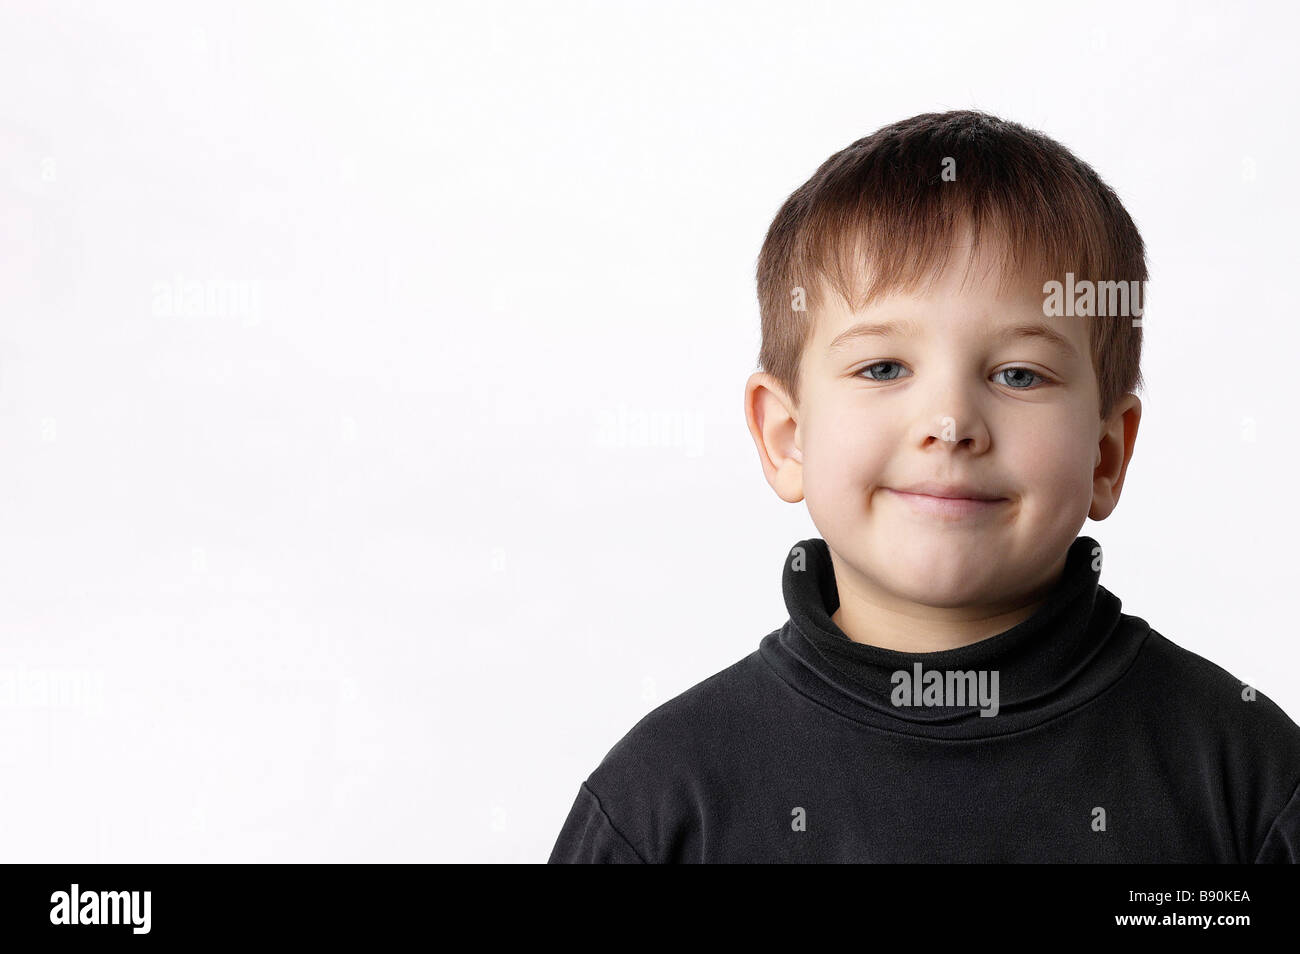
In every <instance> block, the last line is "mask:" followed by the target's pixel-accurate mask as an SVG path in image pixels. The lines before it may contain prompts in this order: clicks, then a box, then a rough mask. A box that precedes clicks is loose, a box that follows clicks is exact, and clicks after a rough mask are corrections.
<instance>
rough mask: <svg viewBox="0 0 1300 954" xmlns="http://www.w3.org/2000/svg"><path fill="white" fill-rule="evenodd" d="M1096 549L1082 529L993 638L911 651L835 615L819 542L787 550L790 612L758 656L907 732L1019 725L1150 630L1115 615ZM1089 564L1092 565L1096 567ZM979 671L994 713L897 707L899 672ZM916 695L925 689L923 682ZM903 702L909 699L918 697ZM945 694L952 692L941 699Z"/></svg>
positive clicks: (807, 687) (1060, 701) (857, 714)
mask: <svg viewBox="0 0 1300 954" xmlns="http://www.w3.org/2000/svg"><path fill="white" fill-rule="evenodd" d="M1100 553H1101V548H1100V547H1099V545H1098V544H1097V541H1096V540H1094V539H1093V538H1092V537H1087V536H1080V537H1077V538H1076V539H1075V541H1074V543H1072V544H1071V546H1070V550H1069V553H1068V554H1067V556H1066V563H1065V569H1064V572H1063V573H1062V575H1061V578H1060V580H1059V581H1058V582H1057V583H1056V585H1055V586H1054V588H1053V589H1052V590H1051V592H1050V593H1049V594H1048V596H1047V598H1046V599H1045V600H1044V602H1043V603H1042V604H1041V605H1040V606H1039V607H1038V609H1037V610H1036V611H1035V612H1034V613H1033V615H1031V616H1030V617H1028V618H1027V619H1025V620H1022V621H1021V622H1020V623H1017V624H1016V625H1015V626H1013V627H1011V628H1010V629H1008V630H1005V631H1003V632H1001V633H999V634H997V635H995V636H990V637H988V638H987V639H982V640H979V641H978V642H974V643H971V644H970V645H967V646H962V647H959V648H957V649H949V650H943V651H940V652H933V653H906V652H898V651H896V650H891V649H882V648H880V647H878V646H870V645H866V644H864V643H857V642H854V641H853V640H851V639H849V637H848V636H847V635H846V634H845V633H844V631H843V630H841V629H840V628H839V626H837V625H836V623H835V622H834V621H833V620H832V619H831V614H832V613H834V612H835V611H836V610H837V609H838V608H839V589H838V586H837V584H836V581H835V573H834V568H833V566H832V564H831V559H830V551H829V549H828V548H827V545H826V541H825V540H822V539H819V538H816V537H814V538H812V539H809V540H803V541H801V542H800V543H799V544H797V545H796V546H795V547H794V548H793V549H792V550H791V551H790V553H789V554H788V555H787V557H786V561H785V567H784V572H783V576H782V589H783V591H784V593H785V603H786V607H787V609H788V610H789V613H790V619H789V621H788V622H787V623H786V624H785V626H784V627H783V628H782V629H781V630H779V631H778V632H776V633H773V634H772V635H771V636H769V637H768V638H767V639H766V640H764V642H763V646H762V647H761V650H762V652H763V655H764V658H766V659H767V660H768V661H769V662H770V663H772V664H773V665H774V666H775V667H776V669H777V671H778V673H779V674H781V675H782V677H783V678H785V679H786V680H787V681H788V682H792V683H793V684H796V687H797V688H799V689H801V690H802V691H804V692H805V693H806V694H809V695H811V696H812V697H813V698H815V699H817V700H818V701H820V702H822V703H823V704H825V705H828V706H830V707H831V708H834V709H836V710H837V711H840V712H841V713H842V714H844V715H847V716H849V717H850V718H853V719H856V720H857V721H860V722H865V723H867V724H870V725H874V726H876V727H878V728H883V729H887V730H892V731H898V732H903V733H906V734H911V735H929V736H938V737H946V738H973V737H976V736H988V735H998V734H1002V733H1005V732H1011V731H1017V730H1019V729H1022V728H1025V727H1027V726H1029V725H1033V724H1036V723H1037V722H1040V721H1043V720H1045V719H1047V718H1051V717H1053V716H1054V715H1057V714H1059V713H1062V712H1065V711H1068V710H1069V709H1071V708H1073V707H1075V706H1077V705H1080V704H1082V703H1083V702H1085V701H1086V700H1087V699H1090V698H1091V697H1092V696H1094V695H1096V693H1098V692H1100V691H1101V690H1102V689H1104V688H1105V687H1106V686H1108V685H1110V684H1111V683H1112V682H1113V681H1114V680H1115V679H1117V678H1118V677H1119V676H1120V675H1122V673H1123V672H1124V671H1125V670H1126V669H1127V667H1128V665H1130V664H1131V662H1132V660H1133V658H1135V656H1136V653H1137V650H1138V649H1139V648H1140V645H1141V642H1142V639H1143V638H1145V636H1146V634H1147V633H1148V632H1149V631H1150V630H1149V627H1147V626H1146V624H1145V623H1143V621H1142V620H1140V619H1137V618H1136V617H1132V616H1126V615H1124V614H1122V613H1121V612H1120V601H1119V599H1118V598H1116V597H1115V596H1114V595H1113V594H1112V593H1110V592H1109V591H1108V590H1106V589H1105V587H1103V586H1101V585H1100V576H1101V571H1100V562H1101V561H1100ZM1094 564H1096V568H1094ZM918 665H919V667H920V672H921V673H929V672H931V671H938V672H940V673H942V674H945V675H944V678H945V679H946V678H947V676H946V674H947V673H949V672H953V671H961V672H974V673H976V674H979V673H981V672H982V673H984V674H985V676H984V677H982V678H984V680H985V683H984V685H986V686H991V685H992V676H991V674H992V673H996V674H997V676H996V678H997V683H996V687H997V713H996V714H995V715H991V716H990V715H981V714H980V713H981V708H983V709H984V711H989V707H988V706H987V705H983V706H981V704H980V703H979V702H978V701H974V700H970V699H968V700H967V701H968V702H970V703H971V704H969V705H963V706H955V705H917V704H911V705H896V704H895V701H896V700H897V699H898V698H899V696H900V692H903V691H902V690H898V686H899V680H898V679H896V678H895V674H896V673H899V672H905V673H907V674H908V677H909V679H910V680H911V682H909V683H904V685H911V683H914V682H915V681H916V679H915V677H916V675H917V674H918V670H917V666H918ZM917 692H920V690H919V689H918V690H917ZM903 695H904V697H905V698H908V699H911V700H912V701H913V703H916V702H919V701H920V697H919V696H909V695H907V694H906V692H903ZM945 701H951V700H945Z"/></svg>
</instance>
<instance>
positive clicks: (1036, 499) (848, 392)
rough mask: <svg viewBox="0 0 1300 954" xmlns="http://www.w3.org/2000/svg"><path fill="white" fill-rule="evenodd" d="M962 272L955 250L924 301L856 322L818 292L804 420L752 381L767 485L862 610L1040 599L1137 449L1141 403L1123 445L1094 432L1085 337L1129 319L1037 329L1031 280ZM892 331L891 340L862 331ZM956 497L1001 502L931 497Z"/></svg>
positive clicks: (1093, 386) (1036, 290) (1099, 515)
mask: <svg viewBox="0 0 1300 954" xmlns="http://www.w3.org/2000/svg"><path fill="white" fill-rule="evenodd" d="M958 252H960V250H958ZM965 264H966V262H965V255H964V254H955V255H954V260H951V263H950V265H949V267H948V269H947V271H946V272H945V273H944V274H943V276H942V277H941V279H940V280H939V281H937V282H936V283H935V284H934V285H933V286H931V287H930V288H929V289H928V290H926V291H924V292H922V293H920V294H918V295H893V296H890V297H888V298H885V299H880V300H877V301H876V302H873V303H872V304H871V305H870V306H868V307H867V308H865V309H864V310H862V311H860V312H857V313H852V312H850V311H849V309H848V306H847V305H846V304H845V303H844V302H843V301H842V300H840V298H839V296H837V295H835V294H827V295H826V296H825V304H824V306H823V307H822V308H821V309H819V310H818V313H817V316H816V321H815V327H814V329H813V332H812V333H811V334H810V336H809V340H808V343H807V345H806V347H805V349H804V354H803V359H802V364H801V371H800V373H801V384H800V389H801V403H800V405H799V406H798V407H797V408H790V407H789V403H788V398H786V397H785V395H784V394H783V393H781V392H780V389H779V387H778V388H777V389H776V392H775V393H774V394H771V395H770V396H763V395H760V396H759V397H758V398H757V400H753V399H752V398H753V396H754V394H755V388H756V385H757V384H763V385H767V384H770V379H767V376H765V375H762V374H759V375H755V376H754V378H751V383H750V393H749V394H747V400H746V404H747V409H749V410H750V411H751V412H752V413H751V425H750V426H751V431H753V432H754V435H755V439H756V440H758V439H759V436H760V434H761V435H762V437H763V440H762V441H761V442H760V453H763V452H764V450H765V449H766V453H767V458H766V459H765V467H766V468H767V469H768V479H769V481H770V482H772V483H773V486H774V487H776V489H777V491H778V493H780V494H781V496H782V497H784V498H785V499H787V500H798V499H800V498H801V497H803V498H806V499H807V502H808V510H809V513H810V515H811V516H812V520H813V523H814V524H816V526H817V529H818V531H819V532H820V533H821V535H822V536H823V538H824V539H825V540H826V542H827V545H828V546H829V548H830V550H831V553H832V556H833V559H834V562H835V564H836V572H837V578H839V579H840V580H841V583H842V585H843V584H844V582H845V574H846V573H847V574H848V575H849V576H850V577H851V578H852V579H851V580H850V581H848V584H849V585H850V586H853V587H854V588H855V589H856V590H858V591H859V593H860V595H862V596H865V597H867V598H868V599H870V600H871V601H872V602H877V603H881V604H884V605H890V606H894V607H900V606H903V605H908V604H911V605H914V604H924V605H925V606H929V607H950V608H951V607H963V606H997V605H1002V604H1003V603H1009V602H1013V601H1015V600H1016V599H1018V598H1021V597H1023V596H1025V595H1026V594H1028V593H1030V592H1035V593H1036V592H1037V591H1038V589H1039V588H1040V587H1045V586H1047V585H1049V584H1050V582H1052V581H1054V580H1055V579H1056V578H1057V577H1058V576H1059V574H1060V571H1061V569H1062V568H1063V567H1064V562H1065V554H1066V551H1067V550H1068V548H1069V546H1070V544H1071V543H1072V542H1073V541H1074V539H1075V537H1076V536H1077V535H1078V532H1079V529H1080V528H1081V527H1082V525H1083V522H1084V520H1085V519H1086V518H1087V517H1089V516H1092V517H1093V518H1094V519H1104V518H1105V517H1106V516H1107V515H1109V513H1110V511H1111V509H1113V507H1114V503H1115V500H1116V499H1117V497H1118V491H1119V485H1120V483H1122V479H1123V469H1124V467H1125V466H1126V465H1127V461H1128V457H1129V455H1130V454H1131V451H1132V440H1133V438H1134V437H1135V436H1136V424H1137V418H1138V416H1139V415H1140V404H1139V403H1138V401H1137V398H1136V397H1134V396H1132V395H1130V396H1128V397H1126V398H1125V400H1124V402H1123V403H1122V405H1121V407H1120V408H1119V409H1118V410H1117V413H1116V415H1112V421H1115V420H1117V418H1118V415H1120V414H1122V413H1123V412H1125V411H1131V413H1130V414H1129V415H1128V417H1127V418H1126V419H1125V422H1126V423H1127V424H1128V425H1129V429H1128V430H1129V432H1128V435H1127V437H1126V436H1125V428H1124V427H1123V426H1122V425H1121V426H1119V427H1118V428H1116V427H1115V426H1114V425H1108V424H1107V422H1103V421H1101V420H1100V419H1099V393H1098V385H1097V376H1096V372H1095V370H1094V368H1093V366H1092V359H1091V356H1090V350H1089V343H1088V326H1087V324H1086V322H1088V321H1097V320H1102V321H1118V320H1124V319H1118V318H1101V319H1098V318H1078V317H1071V318H1047V317H1044V315H1043V292H1042V286H1041V283H1038V282H1034V283H1033V284H1029V283H1025V284H1024V285H1022V286H1021V287H1020V288H1017V289H1014V290H1012V291H1009V292H1006V293H1005V294H1002V295H999V294H998V291H997V288H996V286H997V275H996V273H995V272H994V273H989V272H987V271H985V269H984V264H985V263H984V262H983V261H980V262H977V263H976V266H975V268H974V269H973V270H972V273H971V275H970V277H969V279H968V281H967V284H966V287H965V288H964V289H963V288H961V287H960V285H961V281H962V269H963V268H964V266H965ZM886 322H888V323H893V324H894V325H895V326H896V327H895V328H894V329H892V330H881V331H879V332H878V333H875V334H864V333H860V332H861V331H862V328H861V326H863V325H867V326H871V325H879V324H882V323H886ZM1021 328H1036V329H1042V330H1045V331H1048V332H1055V333H1056V334H1057V335H1059V336H1060V337H1061V339H1062V340H1061V341H1054V340H1052V339H1051V338H1050V337H1047V336H1042V335H1026V334H1020V333H1017V332H1016V331H1015V330H1014V329H1021ZM764 379H766V380H764ZM760 390H762V389H760ZM791 410H792V411H793V413H789V414H787V413H786V412H788V411H791ZM909 490H910V491H914V492H915V491H925V492H926V493H924V494H922V493H908V491H909ZM965 494H974V495H978V496H985V497H990V498H996V499H993V500H989V501H985V502H975V501H972V500H969V499H967V500H947V501H944V500H942V499H939V498H940V497H942V496H944V495H953V496H961V495H965ZM932 495H938V496H932Z"/></svg>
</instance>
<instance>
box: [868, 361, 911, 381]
mask: <svg viewBox="0 0 1300 954" xmlns="http://www.w3.org/2000/svg"><path fill="white" fill-rule="evenodd" d="M891 366H892V367H895V368H902V365H901V364H899V363H898V362H897V361H877V362H876V363H875V364H869V365H867V366H866V367H865V368H863V369H862V370H861V371H859V372H858V374H866V372H868V371H870V370H871V369H872V368H881V367H891ZM867 380H868V381H894V380H897V378H896V376H893V375H891V376H890V377H887V378H878V377H876V376H875V375H874V374H873V375H867Z"/></svg>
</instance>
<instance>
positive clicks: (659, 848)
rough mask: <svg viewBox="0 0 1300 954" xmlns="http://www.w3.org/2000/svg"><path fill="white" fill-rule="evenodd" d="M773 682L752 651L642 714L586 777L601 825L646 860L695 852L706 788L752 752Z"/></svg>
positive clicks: (774, 703) (771, 707) (686, 857)
mask: <svg viewBox="0 0 1300 954" xmlns="http://www.w3.org/2000/svg"><path fill="white" fill-rule="evenodd" d="M778 685H779V681H778V680H776V679H775V677H774V676H773V675H772V674H771V672H770V670H769V669H768V668H767V665H766V664H765V663H764V662H763V661H762V660H761V659H760V658H759V653H758V651H757V650H756V651H754V652H752V653H750V654H749V655H747V656H745V657H744V658H742V659H740V660H738V661H737V662H735V663H732V664H731V665H729V666H727V667H726V668H725V669H722V670H721V671H719V672H716V673H714V674H713V675H711V676H709V677H708V678H706V679H703V680H701V681H700V682H698V683H696V684H695V685H693V686H691V687H690V688H689V689H687V690H685V691H684V692H681V693H679V694H678V695H676V696H674V697H672V698H671V699H669V700H668V701H667V702H664V703H662V704H660V705H658V706H656V707H655V708H654V709H652V710H651V711H650V712H648V713H647V714H646V715H645V716H643V717H642V718H641V719H640V720H639V721H638V722H637V723H636V724H635V725H633V726H632V728H631V729H629V730H628V731H627V733H626V734H624V735H623V737H622V738H621V739H619V741H618V742H617V743H615V745H614V746H613V748H611V749H610V750H609V752H608V753H607V754H606V755H605V757H604V758H603V759H602V760H601V762H600V764H599V765H598V766H597V767H596V769H595V771H593V772H592V773H591V775H590V776H589V777H588V779H587V781H586V783H585V787H586V788H587V789H588V790H589V791H590V792H591V794H592V796H593V798H594V799H595V800H598V801H599V803H600V805H601V807H602V811H603V814H604V816H605V818H604V819H603V820H602V821H607V822H608V824H609V825H610V826H611V827H613V828H614V829H616V830H617V831H618V832H619V834H620V837H621V838H622V839H624V840H625V841H626V842H627V844H628V845H629V846H631V848H632V849H633V850H634V851H635V852H636V854H637V855H638V856H639V857H640V858H641V859H643V860H645V861H647V862H650V863H664V862H682V861H691V860H694V859H697V858H698V856H699V855H700V852H701V851H702V847H701V846H702V840H703V837H704V834H705V824H704V818H705V816H706V814H707V812H708V803H709V797H710V796H709V793H710V792H711V791H713V790H715V789H716V788H717V786H718V785H719V784H720V780H719V775H720V774H721V775H725V773H726V771H727V767H728V766H729V765H733V764H734V763H735V762H736V760H741V761H743V760H745V759H748V758H752V757H753V751H754V747H755V746H756V745H758V744H759V743H758V742H757V741H756V740H757V739H758V738H760V737H761V731H758V728H759V724H760V723H761V721H762V720H763V719H764V718H765V713H775V712H777V711H778V707H779V706H780V701H779V700H778V699H777V697H776V695H775V693H774V689H775V687H776V686H778Z"/></svg>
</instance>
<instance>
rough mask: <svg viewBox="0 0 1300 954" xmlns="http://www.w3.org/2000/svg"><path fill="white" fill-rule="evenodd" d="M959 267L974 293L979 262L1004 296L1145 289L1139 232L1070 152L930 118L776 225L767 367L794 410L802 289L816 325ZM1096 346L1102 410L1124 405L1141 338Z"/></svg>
mask: <svg viewBox="0 0 1300 954" xmlns="http://www.w3.org/2000/svg"><path fill="white" fill-rule="evenodd" d="M954 254H956V255H963V256H966V257H967V263H966V268H965V274H964V275H963V278H962V281H963V287H964V285H965V283H966V282H967V281H969V280H970V279H971V278H972V276H973V269H974V267H975V266H976V264H977V262H984V263H987V265H986V271H987V272H993V273H995V274H996V276H997V282H998V288H999V290H1000V291H1006V290H1008V289H1010V288H1012V287H1014V286H1017V285H1021V284H1027V283H1033V284H1034V285H1036V286H1037V287H1038V288H1040V289H1041V288H1042V286H1043V285H1044V284H1045V283H1047V282H1049V281H1058V282H1065V281H1066V276H1067V274H1073V276H1074V279H1075V280H1076V281H1078V280H1088V281H1092V282H1133V281H1137V282H1145V281H1146V279H1147V269H1146V261H1145V249H1144V247H1143V243H1142V239H1141V236H1140V235H1139V233H1138V231H1137V228H1136V226H1135V225H1134V224H1133V221H1132V219H1130V218H1129V216H1128V213H1127V212H1126V211H1125V210H1124V207H1123V205H1122V204H1121V203H1120V201H1119V199H1118V197H1117V196H1116V195H1115V193H1114V191H1113V190H1111V189H1110V187H1109V186H1107V185H1106V184H1105V183H1103V182H1102V181H1101V180H1100V178H1099V177H1098V176H1097V174H1096V173H1095V172H1094V171H1093V170H1092V169H1091V168H1090V167H1089V166H1087V165H1086V164H1084V163H1082V162H1081V161H1079V160H1078V159H1076V158H1075V157H1074V156H1073V155H1071V154H1070V153H1069V151H1068V150H1066V149H1065V148H1064V147H1063V146H1061V145H1060V144H1058V143H1056V142H1054V141H1053V140H1051V139H1048V138H1047V137H1046V136H1043V135H1042V134H1041V133H1037V132H1034V131H1032V130H1028V129H1025V128H1024V127H1022V126H1018V125H1016V124H1014V123H1009V122H1006V121H1004V120H1000V119H997V118H996V117H992V116H988V115H987V114H984V113H978V112H972V111H960V112H955V113H942V114H925V115H922V116H916V117H913V118H912V119H909V120H905V121H903V122H901V123H896V124H894V125H892V126H887V127H885V128H884V129H881V130H879V131H877V132H876V133H874V134H872V135H871V136H868V137H866V138H864V139H860V140H858V141H857V142H855V143H853V144H852V145H850V146H848V147H847V148H846V149H843V150H841V151H840V152H838V153H836V154H835V155H833V156H832V157H831V158H829V159H828V160H826V162H824V163H823V164H822V166H821V167H820V168H819V169H818V170H817V172H816V174H814V175H813V177H812V178H811V179H810V180H809V181H808V182H807V183H805V184H804V185H803V186H801V187H800V188H799V189H798V190H797V191H795V192H794V193H793V194H792V195H791V196H790V198H789V199H788V200H787V201H786V202H785V204H784V206H783V207H782V208H781V210H780V212H779V213H778V214H777V217H776V219H775V220H774V221H773V223H772V226H771V228H770V229H769V230H768V235H767V238H766V240H765V242H764V245H763V250H762V252H761V254H760V256H759V262H758V272H757V277H758V286H759V302H760V308H761V310H762V316H763V339H764V341H763V350H762V352H761V354H760V365H761V366H762V367H763V368H764V370H767V371H769V372H771V373H772V374H774V375H775V376H777V377H778V379H780V380H782V381H783V383H786V384H787V386H788V387H789V388H790V390H791V392H792V394H794V395H795V396H796V399H797V392H798V358H799V356H800V355H801V353H802V349H803V345H804V343H805V342H806V339H807V336H808V333H809V314H808V313H802V314H801V313H799V311H798V310H797V306H793V307H792V304H791V302H792V295H793V296H795V298H796V300H797V299H798V298H799V296H798V294H797V292H798V291H799V290H800V289H802V300H803V301H804V302H805V303H806V305H807V308H808V311H809V312H811V314H812V315H813V316H815V314H816V312H817V310H818V309H819V308H820V307H822V306H823V305H824V304H825V302H824V297H823V296H824V295H825V293H826V292H827V291H832V292H834V293H835V294H837V295H838V296H839V297H840V298H841V299H843V301H844V302H845V303H846V304H847V305H848V306H849V307H850V308H851V309H852V310H853V311H858V310H860V309H862V308H864V307H866V306H868V305H870V304H871V303H872V302H874V301H876V300H878V299H880V298H882V297H885V296H887V295H890V294H893V293H897V292H901V293H917V292H922V291H923V290H924V289H925V288H926V287H927V286H929V285H930V284H932V283H933V282H934V281H935V280H936V279H938V278H939V276H940V275H942V274H943V272H944V271H945V269H946V268H947V267H948V266H949V264H950V262H951V260H952V258H953V256H954ZM981 277H982V276H981ZM1090 334H1091V338H1092V342H1093V359H1094V361H1093V363H1094V366H1095V367H1096V368H1097V370H1098V376H1099V380H1100V382H1101V392H1102V405H1103V409H1105V408H1108V407H1109V403H1108V402H1109V401H1110V400H1112V399H1114V398H1116V397H1117V396H1118V394H1117V393H1116V392H1117V391H1118V392H1119V393H1123V391H1124V390H1131V389H1132V388H1133V387H1136V386H1137V383H1138V381H1139V379H1140V375H1139V373H1138V370H1137V350H1136V349H1139V348H1140V336H1141V329H1140V326H1138V327H1129V323H1127V322H1098V321H1093V322H1092V323H1091V328H1090ZM1124 342H1127V344H1126V345H1124V346H1122V347H1121V346H1120V345H1121V344H1123V343H1124ZM1135 342H1136V343H1135ZM1107 361H1109V362H1110V364H1111V365H1112V366H1111V367H1109V368H1107V367H1104V366H1103V365H1104V364H1105V362H1107Z"/></svg>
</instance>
